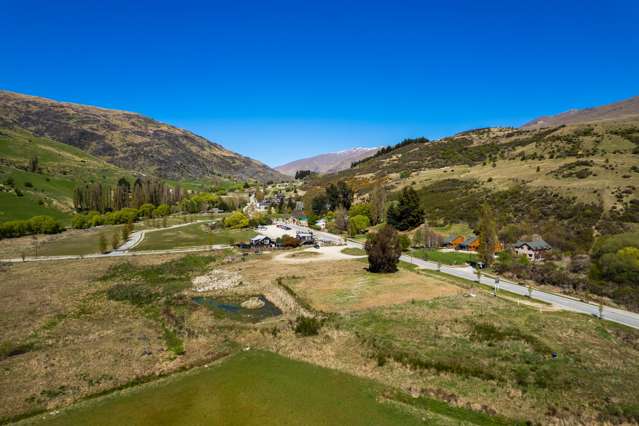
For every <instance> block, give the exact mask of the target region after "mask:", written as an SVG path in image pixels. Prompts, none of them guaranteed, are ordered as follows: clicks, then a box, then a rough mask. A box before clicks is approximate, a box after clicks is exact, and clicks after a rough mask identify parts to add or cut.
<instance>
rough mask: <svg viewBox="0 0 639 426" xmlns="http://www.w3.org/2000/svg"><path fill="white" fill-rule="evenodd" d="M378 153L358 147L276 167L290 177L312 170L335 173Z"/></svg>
mask: <svg viewBox="0 0 639 426" xmlns="http://www.w3.org/2000/svg"><path fill="white" fill-rule="evenodd" d="M377 151H379V148H364V147H357V148H351V149H346V150H342V151H337V152H329V153H326V154H320V155H315V156H313V157H308V158H302V159H299V160H295V161H291V162H290V163H286V164H283V165H281V166H277V167H275V170H277V171H279V172H281V173H283V174H285V175H288V176H294V175H295V172H296V171H298V170H310V171H312V172H316V173H335V172H339V171H342V170H346V169H348V168H349V167H350V166H351V163H353V162H354V161H359V160H362V159H364V158H367V157H370V156H371V155H373V154H375V153H376V152H377Z"/></svg>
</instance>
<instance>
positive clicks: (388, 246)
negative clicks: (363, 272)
mask: <svg viewBox="0 0 639 426" xmlns="http://www.w3.org/2000/svg"><path fill="white" fill-rule="evenodd" d="M365 249H366V253H367V254H368V265H369V267H368V270H369V271H370V272H396V271H397V264H398V263H399V257H400V256H401V254H402V248H401V245H400V242H399V237H398V236H397V231H396V230H395V228H393V227H392V226H390V225H384V226H383V227H382V229H380V230H379V232H377V233H375V234H371V235H369V237H368V239H367V240H366V245H365Z"/></svg>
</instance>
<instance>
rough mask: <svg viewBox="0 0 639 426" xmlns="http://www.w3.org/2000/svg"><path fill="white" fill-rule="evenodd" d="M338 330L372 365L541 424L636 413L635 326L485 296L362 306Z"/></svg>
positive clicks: (638, 339) (638, 365)
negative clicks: (402, 371)
mask: <svg viewBox="0 0 639 426" xmlns="http://www.w3.org/2000/svg"><path fill="white" fill-rule="evenodd" d="M341 327H347V328H349V329H351V330H353V331H354V332H355V333H356V334H357V335H358V336H360V338H361V339H362V341H364V342H366V344H367V346H368V348H369V349H370V350H371V351H372V355H371V356H373V357H375V358H376V359H377V361H378V364H380V365H384V364H385V363H387V362H388V361H390V360H394V361H396V362H399V363H401V364H404V365H406V366H408V367H410V368H411V369H413V370H414V371H415V372H416V374H417V372H419V374H422V375H423V380H424V381H425V382H427V383H428V386H429V387H433V388H440V389H445V390H446V397H445V398H446V399H447V400H451V401H454V400H468V399H472V400H474V401H477V402H478V403H479V404H485V405H486V406H488V407H491V409H494V410H495V411H497V412H499V413H502V414H504V415H506V416H509V417H512V418H524V419H533V420H535V421H540V422H542V423H543V421H542V420H541V419H542V418H543V416H544V415H552V416H558V417H560V418H564V419H566V422H567V423H566V424H571V423H583V424H593V423H598V422H602V421H603V420H604V419H607V418H608V417H606V416H607V415H609V413H621V412H623V413H626V414H625V415H626V416H627V417H628V418H629V419H634V420H635V421H636V420H637V418H636V417H633V416H635V414H633V413H637V409H638V408H639V407H638V406H637V400H636V394H637V393H636V392H637V385H636V383H637V380H639V357H638V355H639V346H638V345H639V332H637V331H636V330H631V329H628V328H625V327H622V326H618V325H616V324H613V323H608V322H601V321H597V320H588V319H587V318H584V317H583V316H581V315H577V314H571V313H566V312H544V313H540V312H539V311H538V310H536V309H533V308H529V307H524V306H518V305H516V304H514V303H512V302H510V301H504V300H500V299H496V298H493V297H490V296H487V295H482V294H479V295H478V296H477V297H476V298H465V297H461V296H453V297H446V298H439V299H435V300H431V301H421V302H415V303H409V304H404V305H395V306H388V307H382V308H377V309H373V310H367V311H360V312H356V313H353V314H351V315H350V316H349V317H344V318H343V320H342V322H341V325H340V328H341ZM553 352H555V353H556V354H557V357H556V358H553V356H552V353H553ZM575 419H580V421H579V422H577V421H576V420H575Z"/></svg>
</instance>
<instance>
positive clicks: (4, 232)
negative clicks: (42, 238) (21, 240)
mask: <svg viewBox="0 0 639 426" xmlns="http://www.w3.org/2000/svg"><path fill="white" fill-rule="evenodd" d="M62 231H64V228H63V227H62V225H61V224H60V223H59V222H58V221H57V220H55V219H53V218H52V217H50V216H34V217H32V218H31V219H28V220H11V221H8V222H4V223H1V224H0V238H16V237H22V236H24V235H31V234H58V233H60V232H62Z"/></svg>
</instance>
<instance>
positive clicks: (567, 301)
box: [288, 224, 639, 329]
mask: <svg viewBox="0 0 639 426" xmlns="http://www.w3.org/2000/svg"><path fill="white" fill-rule="evenodd" d="M288 225H289V226H290V227H291V228H293V229H294V230H305V231H308V230H311V229H310V228H306V227H303V226H299V225H292V224H288ZM311 231H312V232H313V233H315V235H317V236H319V237H321V238H325V239H330V240H332V241H340V240H342V241H343V239H342V238H341V237H339V236H337V235H333V234H329V233H327V232H320V231H315V230H311ZM348 244H349V245H352V246H354V247H359V248H363V247H364V245H363V244H362V243H360V242H357V241H353V240H348ZM400 260H402V261H404V262H407V263H411V264H413V265H416V266H418V267H420V268H423V269H428V270H432V271H436V270H437V264H436V263H435V262H429V261H426V260H422V259H418V258H416V257H413V256H407V255H402V256H401V257H400ZM440 272H443V273H444V274H448V275H452V276H455V277H459V278H464V279H467V280H472V281H477V275H476V274H475V272H474V271H473V270H472V268H459V267H453V266H446V265H441V267H440ZM499 281H500V282H499V289H502V290H506V291H509V292H511V293H515V294H519V295H522V296H528V288H527V287H526V286H523V285H520V284H517V283H514V282H512V281H508V280H505V279H503V278H500V280H499ZM481 283H482V284H485V285H488V286H491V287H492V286H494V285H495V279H494V278H492V277H487V276H482V277H481ZM532 298H533V299H536V300H540V301H542V302H546V303H550V304H552V305H554V306H557V307H559V308H561V309H564V310H568V311H573V312H579V313H582V314H586V315H594V316H599V305H594V304H591V303H586V302H582V301H580V300H577V299H574V298H572V297H568V296H563V295H559V294H556V293H550V292H547V291H541V290H536V289H533V292H532ZM603 317H604V319H606V320H608V321H613V322H616V323H619V324H623V325H627V326H629V327H632V328H637V329H639V314H636V313H634V312H629V311H625V310H623V309H617V308H611V307H608V306H606V307H604V310H603Z"/></svg>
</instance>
